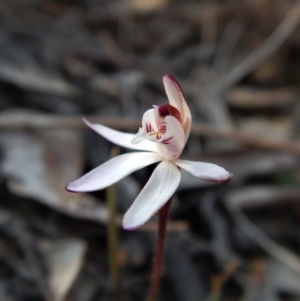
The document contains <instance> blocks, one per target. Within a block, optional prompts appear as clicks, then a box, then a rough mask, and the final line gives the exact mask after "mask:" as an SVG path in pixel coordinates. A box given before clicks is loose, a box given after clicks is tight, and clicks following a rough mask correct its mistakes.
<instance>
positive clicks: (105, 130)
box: [83, 119, 157, 152]
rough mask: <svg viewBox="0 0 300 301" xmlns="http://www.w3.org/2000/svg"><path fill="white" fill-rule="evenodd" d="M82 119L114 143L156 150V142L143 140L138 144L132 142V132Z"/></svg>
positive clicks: (133, 147)
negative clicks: (124, 131)
mask: <svg viewBox="0 0 300 301" xmlns="http://www.w3.org/2000/svg"><path fill="white" fill-rule="evenodd" d="M83 121H84V122H85V124H86V125H87V126H88V127H90V128H91V129H92V130H94V131H95V132H96V133H98V134H100V135H101V136H102V137H104V138H105V139H107V140H109V141H110V142H112V143H114V144H117V145H119V146H122V147H126V148H130V149H135V150H145V151H150V152H156V151H157V147H156V144H155V143H154V142H152V141H148V140H145V141H142V142H141V143H139V144H132V143H131V140H132V139H133V138H134V137H135V135H134V134H127V133H123V132H119V131H116V130H113V129H111V128H109V127H106V126H104V125H101V124H95V123H89V122H88V121H87V120H86V119H83Z"/></svg>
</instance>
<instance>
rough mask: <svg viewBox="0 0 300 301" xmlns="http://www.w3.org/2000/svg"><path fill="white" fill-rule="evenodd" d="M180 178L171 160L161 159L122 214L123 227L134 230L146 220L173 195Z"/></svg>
mask: <svg viewBox="0 0 300 301" xmlns="http://www.w3.org/2000/svg"><path fill="white" fill-rule="evenodd" d="M180 178H181V176H180V171H179V169H178V167H177V166H176V165H175V164H174V163H173V162H171V161H162V162H161V163H160V164H159V165H158V166H157V167H156V169H155V170H154V172H153V174H152V176H151V177H150V179H149V181H148V183H147V184H146V186H145V187H144V188H143V190H142V191H141V193H140V194H139V195H138V197H137V198H136V200H135V201H134V203H133V204H132V205H131V207H130V208H129V210H128V211H127V212H126V214H125V215H124V219H123V228H124V229H127V230H134V229H136V228H138V227H139V226H141V225H143V224H144V223H145V222H147V221H148V219H150V217H151V216H152V215H153V214H155V213H156V212H157V211H158V210H159V209H160V208H161V207H162V206H163V205H164V204H165V203H166V202H167V201H168V200H169V199H170V198H171V197H172V196H173V194H174V192H175V190H176V189H177V187H178V185H179V182H180Z"/></svg>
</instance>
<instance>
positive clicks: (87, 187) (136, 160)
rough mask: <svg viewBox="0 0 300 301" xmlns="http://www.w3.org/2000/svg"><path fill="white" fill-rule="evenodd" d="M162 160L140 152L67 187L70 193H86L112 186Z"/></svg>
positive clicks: (124, 156) (104, 165)
mask: <svg viewBox="0 0 300 301" xmlns="http://www.w3.org/2000/svg"><path fill="white" fill-rule="evenodd" d="M160 160H161V157H160V156H159V155H158V154H156V153H148V152H138V153H129V154H124V155H120V156H117V157H115V158H112V159H110V160H109V161H107V162H105V163H104V164H102V165H100V166H99V167H97V168H95V169H93V170H92V171H90V172H89V173H87V174H86V175H84V176H83V177H81V178H79V179H78V180H76V181H74V182H71V183H69V184H68V185H67V186H66V189H67V190H68V191H72V192H86V191H95V190H100V189H103V188H105V187H107V186H110V185H112V184H114V183H116V182H118V181H120V180H121V179H123V178H124V177H126V176H127V175H129V174H131V173H132V172H134V171H136V170H138V169H141V168H143V167H145V166H148V165H150V164H153V163H155V162H158V161H160Z"/></svg>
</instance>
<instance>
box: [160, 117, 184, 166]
mask: <svg viewBox="0 0 300 301" xmlns="http://www.w3.org/2000/svg"><path fill="white" fill-rule="evenodd" d="M165 122H166V128H167V130H166V132H165V134H164V135H163V136H162V137H161V138H160V139H158V140H157V142H158V143H157V144H158V146H157V152H158V153H159V154H160V155H161V156H162V157H164V158H165V159H167V160H174V159H176V158H178V157H179V156H180V155H181V153H182V150H183V148H184V146H185V135H184V131H183V128H182V125H181V123H180V122H179V121H178V120H177V119H176V118H175V117H173V116H166V117H165Z"/></svg>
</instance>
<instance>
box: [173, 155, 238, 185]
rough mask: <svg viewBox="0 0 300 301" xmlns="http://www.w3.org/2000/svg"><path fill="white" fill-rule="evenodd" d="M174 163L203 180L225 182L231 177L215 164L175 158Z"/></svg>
mask: <svg viewBox="0 0 300 301" xmlns="http://www.w3.org/2000/svg"><path fill="white" fill-rule="evenodd" d="M174 163H176V164H177V165H178V166H180V167H181V168H183V169H185V170H186V171H188V172H190V173H191V174H192V175H193V176H195V177H197V178H199V179H201V180H204V181H210V182H219V183H225V182H228V181H229V180H230V179H231V178H232V175H231V174H230V173H229V172H228V171H227V170H225V169H224V168H223V167H221V166H218V165H216V164H212V163H206V162H193V161H187V160H176V161H174Z"/></svg>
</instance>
